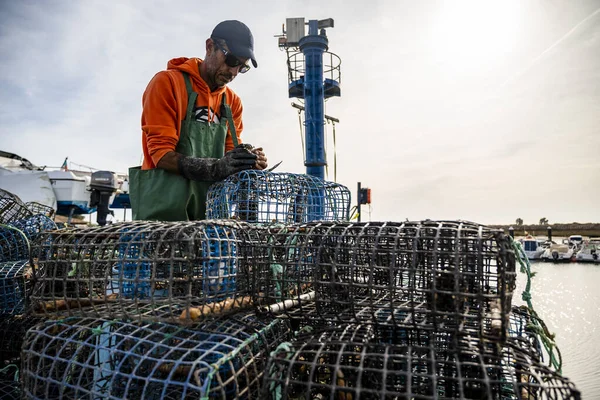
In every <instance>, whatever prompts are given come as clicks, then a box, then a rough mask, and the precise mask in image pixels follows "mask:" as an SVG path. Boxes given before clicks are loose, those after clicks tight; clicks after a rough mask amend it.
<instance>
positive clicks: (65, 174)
mask: <svg viewBox="0 0 600 400" xmlns="http://www.w3.org/2000/svg"><path fill="white" fill-rule="evenodd" d="M48 177H49V178H50V181H51V182H52V187H53V188H54V194H55V195H56V206H57V209H56V213H57V214H58V215H68V216H73V215H79V214H90V213H92V212H94V211H96V208H95V207H91V205H90V191H89V185H90V178H89V177H87V176H81V175H76V174H75V173H74V172H72V171H65V170H58V171H48Z"/></svg>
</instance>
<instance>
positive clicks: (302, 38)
mask: <svg viewBox="0 0 600 400" xmlns="http://www.w3.org/2000/svg"><path fill="white" fill-rule="evenodd" d="M305 25H306V24H305V22H304V18H288V19H287V20H286V30H285V34H284V35H282V36H280V37H279V47H280V48H284V49H285V50H286V52H287V53H288V72H289V86H288V94H289V97H290V98H293V97H296V98H298V99H301V100H304V107H298V106H296V108H300V109H303V110H304V128H305V129H304V131H305V142H306V154H305V160H304V165H305V166H306V173H307V174H308V175H312V176H315V177H318V178H321V179H324V178H325V166H326V165H327V159H326V157H325V137H324V136H325V134H324V127H325V119H326V118H330V119H331V117H328V116H326V115H325V111H324V110H325V108H324V103H325V100H326V99H328V98H330V97H332V96H340V95H341V90H340V76H341V74H340V64H341V61H340V58H339V57H338V56H337V55H335V54H333V53H330V52H328V51H327V50H328V44H329V40H328V39H327V35H326V32H325V28H333V19H331V18H329V19H325V20H309V21H308V24H307V25H308V35H306V34H305V32H306V31H305ZM298 50H299V51H298ZM336 121H337V120H336Z"/></svg>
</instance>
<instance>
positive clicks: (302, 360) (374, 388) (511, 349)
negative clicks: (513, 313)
mask: <svg viewBox="0 0 600 400" xmlns="http://www.w3.org/2000/svg"><path fill="white" fill-rule="evenodd" d="M330 337H331V338H333V339H335V335H332V336H330ZM266 371H267V372H266V374H265V379H264V384H263V395H262V397H261V398H264V399H290V400H297V399H309V400H321V399H342V400H357V399H362V400H370V399H413V398H418V399H457V398H460V399H498V400H500V399H501V400H509V399H557V400H558V399H580V393H579V391H577V389H576V388H575V385H574V384H573V383H572V382H570V381H569V380H568V379H566V378H564V377H562V376H560V375H558V374H557V373H555V372H554V371H552V370H550V369H548V368H547V367H546V366H544V365H541V364H539V363H537V362H536V361H535V360H534V359H532V357H531V356H530V354H529V352H528V351H527V350H526V349H523V348H522V346H521V344H519V345H516V346H514V345H513V344H512V343H511V342H510V340H509V341H508V342H507V343H505V345H504V346H503V347H502V349H501V350H500V351H498V352H497V353H496V354H482V353H480V352H478V350H477V349H472V348H468V347H463V348H459V349H449V350H436V349H434V348H433V347H431V346H411V345H407V346H398V345H384V344H374V343H365V342H363V341H360V342H344V341H340V340H331V341H328V340H327V338H324V337H323V336H321V337H320V338H317V337H314V338H313V340H308V341H298V342H295V343H282V344H281V345H280V346H279V347H278V348H277V349H276V350H275V351H274V352H272V353H271V355H270V357H269V362H268V364H267V368H266Z"/></svg>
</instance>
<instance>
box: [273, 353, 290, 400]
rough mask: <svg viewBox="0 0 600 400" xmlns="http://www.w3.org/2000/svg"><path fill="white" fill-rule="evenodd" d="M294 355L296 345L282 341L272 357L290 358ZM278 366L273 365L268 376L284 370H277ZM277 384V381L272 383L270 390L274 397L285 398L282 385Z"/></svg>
mask: <svg viewBox="0 0 600 400" xmlns="http://www.w3.org/2000/svg"><path fill="white" fill-rule="evenodd" d="M293 355H294V346H293V345H292V343H290V342H283V343H281V344H280V345H279V346H277V348H276V349H275V350H273V351H272V352H271V354H270V356H271V358H285V359H286V360H289V359H290V358H291V357H292V356H293ZM276 368H277V365H276V364H273V365H271V368H270V370H269V372H268V373H269V375H268V376H273V375H276V374H277V373H278V372H282V371H277V370H276ZM275 385H277V383H276V382H271V383H270V385H269V386H270V388H269V392H270V393H271V395H272V396H273V399H275V400H281V399H283V397H282V393H281V385H277V386H275Z"/></svg>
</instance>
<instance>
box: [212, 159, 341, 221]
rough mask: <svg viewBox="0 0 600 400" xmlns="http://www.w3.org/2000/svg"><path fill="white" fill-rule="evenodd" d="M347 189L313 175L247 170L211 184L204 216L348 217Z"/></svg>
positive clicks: (250, 218)
mask: <svg viewBox="0 0 600 400" xmlns="http://www.w3.org/2000/svg"><path fill="white" fill-rule="evenodd" d="M350 198H351V196H350V191H349V190H348V188H347V187H345V186H343V185H340V184H339V183H335V182H329V181H324V180H322V179H319V178H317V177H314V176H310V175H304V174H292V173H273V172H265V171H258V170H246V171H242V172H240V173H238V174H235V175H232V176H230V177H229V178H227V179H225V180H223V181H221V182H217V183H215V184H213V185H212V186H211V187H210V189H209V191H208V195H207V203H206V204H207V205H206V215H207V217H208V218H214V219H227V218H233V219H239V220H243V221H247V222H268V223H271V222H280V223H300V222H308V221H315V220H326V221H341V220H348V219H349V217H350Z"/></svg>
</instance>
